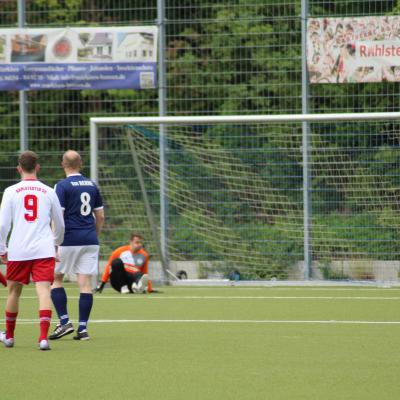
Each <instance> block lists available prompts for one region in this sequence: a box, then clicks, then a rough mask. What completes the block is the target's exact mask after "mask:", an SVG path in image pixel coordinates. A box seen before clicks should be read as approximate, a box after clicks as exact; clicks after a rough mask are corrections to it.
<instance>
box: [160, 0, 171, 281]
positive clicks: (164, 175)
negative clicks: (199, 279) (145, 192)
mask: <svg viewBox="0 0 400 400" xmlns="http://www.w3.org/2000/svg"><path fill="white" fill-rule="evenodd" d="M157 24H158V29H159V31H158V38H159V40H158V115H159V116H160V117H163V116H165V115H166V113H167V110H166V105H167V104H166V97H167V96H166V87H167V85H166V64H165V48H166V32H165V1H164V0H157ZM159 132H160V243H161V251H162V254H163V258H164V261H165V264H166V268H169V257H168V160H167V129H166V125H164V124H160V125H159ZM164 278H165V279H166V280H168V277H167V276H165V277H164Z"/></svg>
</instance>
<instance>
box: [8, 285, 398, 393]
mask: <svg viewBox="0 0 400 400" xmlns="http://www.w3.org/2000/svg"><path fill="white" fill-rule="evenodd" d="M27 289H28V290H24V293H23V296H24V297H23V299H22V300H21V309H20V315H19V318H20V323H19V324H17V329H16V346H15V347H14V348H13V349H6V348H3V347H0V384H1V386H0V387H1V392H0V398H1V399H2V400H8V399H13V400H14V399H23V398H24V399H29V400H36V399H40V400H46V398H49V399H50V398H59V396H61V397H60V398H62V399H87V400H90V399H161V400H164V399H165V400H169V399H171V400H173V399H174V400H179V399H185V400H188V399H199V400H200V399H202V400H203V399H204V400H206V399H282V400H289V399H304V400H312V399H316V400H320V399H321V400H322V399H323V400H328V399H329V400H339V399H351V400H358V399H359V400H369V399H371V400H372V399H373V400H376V399H379V400H386V399H388V400H389V399H390V400H393V399H398V398H400V381H399V377H398V375H399V370H400V355H399V342H400V324H362V323H360V322H362V321H400V315H399V314H400V307H399V306H400V290H398V289H373V288H371V289H369V288H361V289H357V288H352V289H350V288H344V289H338V288H321V289H318V288H160V289H159V290H160V291H161V292H162V293H154V294H151V295H124V296H123V295H119V294H117V293H116V292H114V291H112V290H111V289H106V290H105V291H104V292H103V294H99V295H95V303H94V308H93V313H92V319H93V322H92V323H91V324H90V325H89V333H90V335H91V340H90V341H87V342H76V341H74V340H72V335H70V336H67V337H65V338H62V339H61V340H58V341H54V342H51V344H52V351H50V352H40V351H39V350H37V348H36V341H37V336H38V325H37V324H36V323H34V324H32V323H29V320H30V319H36V317H37V305H36V304H37V302H36V299H35V298H34V296H35V292H34V290H33V287H32V286H30V287H28V288H27ZM67 292H68V294H69V303H68V304H69V311H70V316H71V317H72V319H73V320H76V319H77V311H78V293H77V290H76V289H75V288H74V287H73V286H69V287H68V289H67ZM5 297H6V290H4V289H0V308H1V309H4V306H5ZM114 320H118V322H115V321H114ZM121 320H124V321H126V322H122V321H121ZM141 320H144V321H141ZM148 320H152V321H153V322H151V321H148ZM154 320H162V321H159V322H154ZM178 320H179V321H180V320H184V321H188V320H192V321H191V322H184V321H180V322H178ZM193 320H194V321H193ZM210 320H214V322H210ZM331 320H334V321H354V323H350V324H343V323H336V322H333V323H317V322H314V323H312V322H308V323H304V322H301V321H331ZM111 321H114V322H111ZM250 321H260V322H256V323H254V322H253V323H252V322H250ZM266 321H267V322H266ZM284 321H292V322H290V323H285V322H284ZM1 325H2V326H4V322H3V321H2V322H1ZM53 325H54V324H53Z"/></svg>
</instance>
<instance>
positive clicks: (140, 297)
mask: <svg viewBox="0 0 400 400" xmlns="http://www.w3.org/2000/svg"><path fill="white" fill-rule="evenodd" d="M68 298H69V299H73V300H77V299H79V296H68ZM0 299H7V296H0ZM21 299H37V297H36V296H21ZM95 299H96V301H97V300H146V301H150V300H400V296H391V297H374V296H369V297H368V296H151V295H150V296H147V295H120V296H102V295H98V296H96V297H95Z"/></svg>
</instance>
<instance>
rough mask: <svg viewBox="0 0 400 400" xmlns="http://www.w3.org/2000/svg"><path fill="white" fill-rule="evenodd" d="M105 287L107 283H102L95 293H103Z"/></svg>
mask: <svg viewBox="0 0 400 400" xmlns="http://www.w3.org/2000/svg"><path fill="white" fill-rule="evenodd" d="M105 285H106V283H105V282H101V283H100V284H99V285H97V288H96V289H94V292H95V293H101V292H102V291H103V289H104V286H105Z"/></svg>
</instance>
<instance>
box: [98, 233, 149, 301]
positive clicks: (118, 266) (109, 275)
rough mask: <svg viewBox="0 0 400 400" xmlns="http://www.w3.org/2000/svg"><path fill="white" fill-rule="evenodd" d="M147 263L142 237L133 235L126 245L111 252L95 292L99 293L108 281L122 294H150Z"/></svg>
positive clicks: (147, 256) (147, 257)
mask: <svg viewBox="0 0 400 400" xmlns="http://www.w3.org/2000/svg"><path fill="white" fill-rule="evenodd" d="M148 262H149V255H148V253H147V251H146V250H145V249H144V248H143V237H142V236H141V235H139V234H137V233H133V234H132V235H131V237H130V239H129V244H128V245H126V246H121V247H118V248H117V249H116V250H114V251H113V252H112V254H111V256H110V258H109V259H108V262H107V265H106V267H105V269H104V273H103V276H102V278H101V282H100V284H99V285H98V286H97V288H96V290H95V291H96V292H97V293H101V292H102V291H103V289H104V286H105V284H106V283H107V281H108V280H109V279H110V283H111V286H112V287H113V288H114V289H115V290H116V291H117V292H120V293H123V294H127V293H145V292H146V291H148V292H150V291H151V282H149V279H148ZM149 289H150V290H149Z"/></svg>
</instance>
